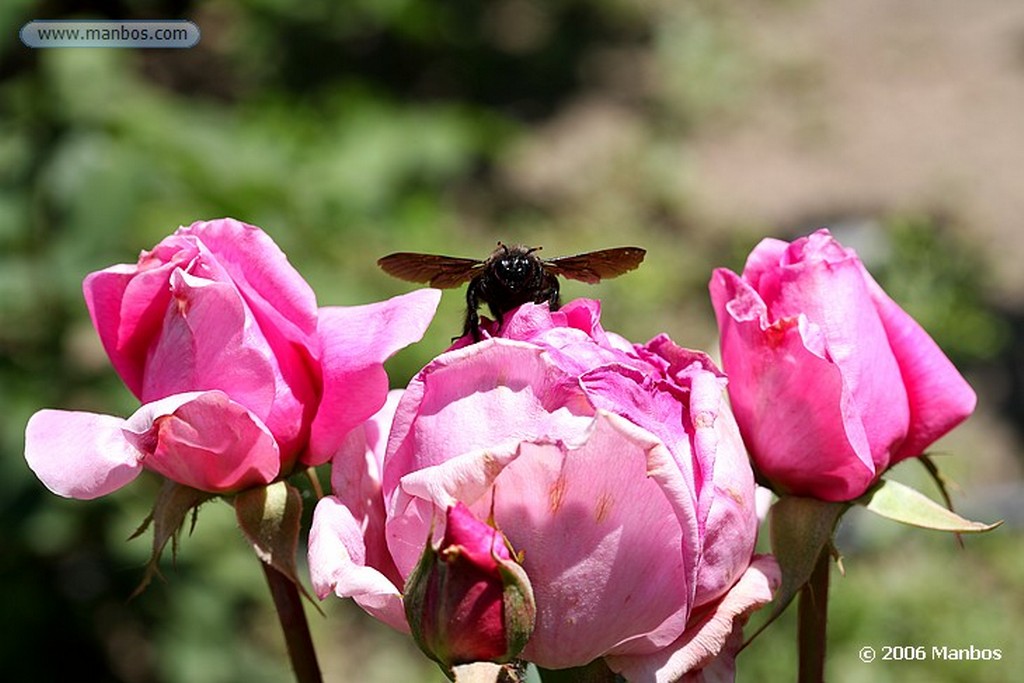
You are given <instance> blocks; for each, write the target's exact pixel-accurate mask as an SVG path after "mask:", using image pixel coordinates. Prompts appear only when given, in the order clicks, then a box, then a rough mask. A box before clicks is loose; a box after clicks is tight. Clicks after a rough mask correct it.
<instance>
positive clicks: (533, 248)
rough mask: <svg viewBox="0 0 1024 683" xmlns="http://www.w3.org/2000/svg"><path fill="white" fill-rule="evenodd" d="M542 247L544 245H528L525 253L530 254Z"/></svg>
mask: <svg viewBox="0 0 1024 683" xmlns="http://www.w3.org/2000/svg"><path fill="white" fill-rule="evenodd" d="M543 248H544V247H530V248H529V249H527V250H526V253H527V254H532V253H533V252H535V251H540V250H541V249H543Z"/></svg>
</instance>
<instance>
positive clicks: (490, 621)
mask: <svg viewBox="0 0 1024 683" xmlns="http://www.w3.org/2000/svg"><path fill="white" fill-rule="evenodd" d="M447 518H448V519H447V526H446V528H445V533H444V539H443V540H442V541H441V545H440V546H439V547H438V548H435V547H434V545H433V543H432V542H430V541H428V542H427V546H426V548H425V549H424V551H423V555H422V556H421V557H420V561H419V564H417V566H416V568H415V569H414V570H413V572H412V574H411V575H410V576H409V580H408V582H407V583H406V587H405V612H406V616H407V618H408V619H409V625H410V627H411V628H412V633H413V637H414V638H415V639H416V642H417V643H418V644H419V646H420V649H422V650H423V651H424V652H425V653H426V654H427V655H428V656H429V657H430V658H431V659H434V660H436V661H437V662H438V663H439V664H441V666H443V667H444V668H445V669H446V670H447V669H450V668H451V667H452V666H454V665H456V664H466V663H470V662H479V661H491V662H497V663H503V662H507V661H509V660H511V659H512V658H513V657H515V656H516V655H517V654H519V652H520V651H521V650H522V649H523V646H524V645H526V641H527V640H528V639H529V637H530V634H531V633H532V631H533V622H534V615H535V612H536V609H535V607H534V603H533V591H532V590H531V588H530V582H529V579H527V577H526V573H525V572H524V571H523V570H522V569H521V568H520V567H519V565H518V564H516V562H515V561H514V560H513V559H512V554H511V553H510V552H509V549H508V546H507V545H506V544H505V538H504V536H502V534H501V532H499V531H498V530H497V529H495V528H493V527H491V526H489V525H487V524H484V523H483V522H481V521H479V520H478V519H477V518H476V517H474V516H473V513H472V512H470V511H469V508H467V507H466V506H465V505H463V504H462V503H457V504H456V505H454V506H452V507H449V508H448V513H447Z"/></svg>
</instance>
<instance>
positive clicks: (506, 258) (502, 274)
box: [492, 243, 544, 292]
mask: <svg viewBox="0 0 1024 683" xmlns="http://www.w3.org/2000/svg"><path fill="white" fill-rule="evenodd" d="M538 249H540V247H531V248H529V249H527V248H525V247H511V248H509V247H507V246H505V245H504V244H500V243H499V245H498V254H497V259H495V261H494V269H493V271H492V272H493V273H494V277H495V278H497V280H498V282H500V283H501V284H502V285H503V286H504V287H505V288H506V289H508V290H510V291H513V292H514V291H518V290H520V289H524V288H527V287H530V286H533V283H534V282H535V281H536V279H537V276H538V275H539V274H540V273H541V272H542V271H543V268H544V266H543V264H542V263H541V260H540V258H538V257H537V256H534V255H533V252H535V251H537V250H538Z"/></svg>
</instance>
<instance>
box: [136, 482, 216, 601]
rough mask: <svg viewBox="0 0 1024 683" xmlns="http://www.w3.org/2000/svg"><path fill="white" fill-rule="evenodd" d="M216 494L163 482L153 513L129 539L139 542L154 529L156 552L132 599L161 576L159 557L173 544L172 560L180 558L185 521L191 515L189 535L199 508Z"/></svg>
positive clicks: (151, 557)
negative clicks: (179, 549)
mask: <svg viewBox="0 0 1024 683" xmlns="http://www.w3.org/2000/svg"><path fill="white" fill-rule="evenodd" d="M215 495H216V494H213V493H208V492H206V491H200V490H198V489H194V488H191V487H189V486H185V485H183V484H178V483H175V482H173V481H171V480H170V479H167V480H165V481H164V484H163V486H162V487H160V493H159V494H158V495H157V497H156V502H155V503H154V504H153V510H152V511H151V512H150V513H149V515H148V516H147V517H146V519H144V520H143V521H142V524H140V525H139V528H138V529H136V530H135V532H134V533H133V534H132V535H131V536H129V537H128V540H132V539H133V538H138V537H139V536H141V535H142V534H143V533H145V531H146V529H148V528H149V527H150V525H152V526H153V552H152V554H151V555H150V557H149V562H148V563H146V573H145V575H144V576H143V577H142V581H141V582H140V583H139V585H138V587H137V588H136V589H135V590H134V591H133V592H132V595H131V597H132V598H135V597H137V596H139V595H140V594H141V593H142V592H143V591H144V590H146V587H148V586H149V584H150V583H151V582H152V581H153V577H154V576H160V556H161V555H162V554H163V551H164V548H165V547H166V546H167V543H168V542H170V543H171V556H172V559H177V557H178V541H179V539H180V537H181V529H182V527H183V526H184V525H185V519H186V518H187V517H188V515H189V513H190V512H191V513H192V524H191V526H190V527H189V533H190V534H191V533H192V531H193V530H194V529H195V526H196V517H197V514H198V511H199V506H200V505H202V504H203V503H205V502H206V501H208V500H210V499H211V498H214V497H215Z"/></svg>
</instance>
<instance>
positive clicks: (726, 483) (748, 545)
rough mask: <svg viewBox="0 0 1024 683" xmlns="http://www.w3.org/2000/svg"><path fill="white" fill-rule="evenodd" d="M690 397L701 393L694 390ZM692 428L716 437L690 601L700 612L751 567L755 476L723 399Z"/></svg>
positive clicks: (709, 390) (755, 520) (713, 389)
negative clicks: (701, 537)
mask: <svg viewBox="0 0 1024 683" xmlns="http://www.w3.org/2000/svg"><path fill="white" fill-rule="evenodd" d="M702 376H703V377H705V382H706V383H707V384H708V385H709V386H707V387H705V391H707V393H708V396H709V397H713V396H714V395H715V394H717V395H718V396H720V397H723V395H722V392H721V390H719V389H718V388H717V386H718V385H717V382H715V383H714V384H712V383H711V382H708V381H707V379H706V378H707V377H710V376H711V375H710V373H703V375H702ZM698 384H699V382H698ZM694 393H695V394H699V391H698V390H697V388H696V386H695V388H694ZM723 398H724V397H723ZM691 405H692V403H691ZM708 407H709V408H711V406H708ZM709 422H710V425H709V424H708V423H709ZM700 423H704V425H703V426H701V424H700ZM694 424H695V426H696V427H697V433H698V434H699V433H700V432H701V431H706V430H707V429H708V428H709V427H710V429H712V430H713V431H714V432H715V435H716V438H715V439H714V446H715V450H714V454H713V460H712V462H713V465H712V467H713V477H709V478H708V479H709V481H710V482H711V485H712V487H713V488H712V490H711V491H710V492H709V495H708V496H707V498H708V499H709V502H710V509H709V510H708V514H707V517H706V518H705V520H704V530H705V532H704V547H703V550H702V552H701V563H700V569H699V573H698V575H697V590H696V594H695V597H694V608H699V607H700V606H702V605H705V604H707V603H709V602H712V601H714V600H717V599H718V598H719V597H721V595H722V594H723V593H725V591H726V590H728V588H729V586H731V585H733V584H734V583H735V582H736V579H737V578H739V576H740V574H742V573H743V571H744V570H745V569H746V567H747V565H748V564H749V563H750V556H751V554H752V553H753V552H754V542H755V541H756V539H757V525H758V518H757V505H756V498H755V488H754V473H753V471H752V470H751V469H750V461H749V460H748V458H747V452H746V450H745V449H744V447H743V439H742V437H741V436H740V432H739V428H738V427H737V426H736V422H735V420H734V419H733V418H732V414H731V412H730V411H729V408H728V406H727V405H725V401H724V400H723V401H721V402H720V404H719V405H717V406H714V407H713V410H708V411H707V412H703V413H701V412H697V411H694Z"/></svg>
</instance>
